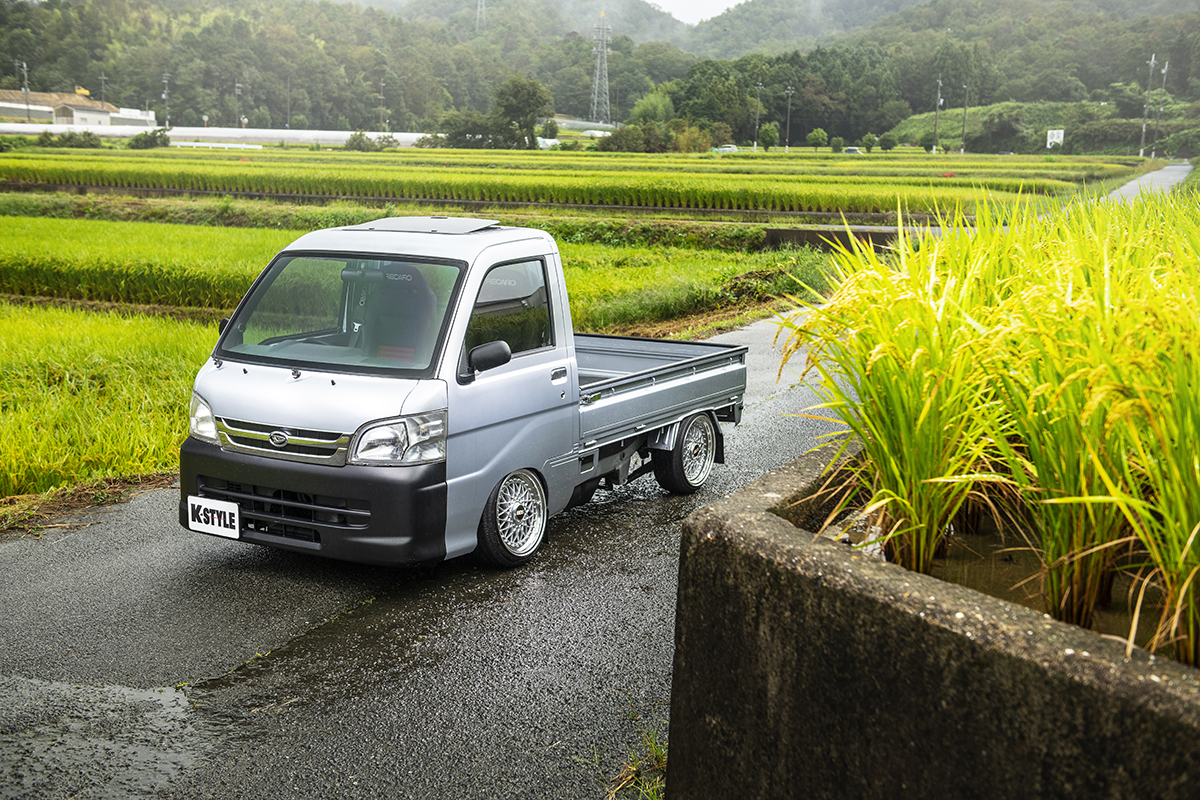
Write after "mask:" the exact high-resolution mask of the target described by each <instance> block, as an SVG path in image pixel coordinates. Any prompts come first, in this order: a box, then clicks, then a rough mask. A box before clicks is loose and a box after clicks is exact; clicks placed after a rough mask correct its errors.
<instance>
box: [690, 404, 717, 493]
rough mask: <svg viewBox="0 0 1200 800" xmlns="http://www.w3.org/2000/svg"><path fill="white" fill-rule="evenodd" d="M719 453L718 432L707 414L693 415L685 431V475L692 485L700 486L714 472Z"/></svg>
mask: <svg viewBox="0 0 1200 800" xmlns="http://www.w3.org/2000/svg"><path fill="white" fill-rule="evenodd" d="M716 454H717V434H716V431H714V430H713V424H712V420H711V419H709V418H708V415H706V414H697V415H696V416H694V417H692V420H691V423H690V424H689V425H688V426H687V430H685V431H684V433H683V477H684V479H685V480H686V481H687V482H688V483H689V484H691V485H692V486H700V485H702V484H703V483H704V482H705V481H706V480H708V474H709V473H710V472H712V468H713V460H714V459H715V458H716Z"/></svg>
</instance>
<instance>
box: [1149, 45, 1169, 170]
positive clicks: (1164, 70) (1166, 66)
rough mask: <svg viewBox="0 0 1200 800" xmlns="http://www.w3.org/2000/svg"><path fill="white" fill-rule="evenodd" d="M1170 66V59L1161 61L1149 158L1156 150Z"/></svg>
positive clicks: (1152, 156)
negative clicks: (1161, 79)
mask: <svg viewBox="0 0 1200 800" xmlns="http://www.w3.org/2000/svg"><path fill="white" fill-rule="evenodd" d="M1170 66H1171V62H1170V61H1164V62H1163V68H1162V74H1163V82H1162V91H1160V92H1159V93H1158V113H1157V114H1156V115H1155V116H1154V145H1153V146H1152V147H1151V148H1150V157H1151V158H1154V156H1155V154H1156V153H1157V152H1158V123H1159V121H1160V120H1161V119H1162V107H1163V101H1164V98H1165V97H1166V94H1167V70H1168V69H1169V68H1170Z"/></svg>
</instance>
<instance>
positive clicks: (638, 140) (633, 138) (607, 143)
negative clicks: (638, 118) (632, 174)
mask: <svg viewBox="0 0 1200 800" xmlns="http://www.w3.org/2000/svg"><path fill="white" fill-rule="evenodd" d="M596 149H597V150H602V151H604V152H607V153H616V152H621V153H644V152H646V142H645V139H644V138H643V136H642V129H641V128H639V127H638V126H637V125H626V126H624V127H622V128H617V129H616V130H615V131H613V132H612V135H610V136H605V137H604V138H603V139H600V140H599V141H597V142H596Z"/></svg>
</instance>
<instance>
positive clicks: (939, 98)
mask: <svg viewBox="0 0 1200 800" xmlns="http://www.w3.org/2000/svg"><path fill="white" fill-rule="evenodd" d="M941 110H942V76H941V75H938V90H937V105H936V106H934V107H933V151H932V152H933V155H935V156H936V155H937V146H938V137H937V132H938V114H939V113H940V112H941Z"/></svg>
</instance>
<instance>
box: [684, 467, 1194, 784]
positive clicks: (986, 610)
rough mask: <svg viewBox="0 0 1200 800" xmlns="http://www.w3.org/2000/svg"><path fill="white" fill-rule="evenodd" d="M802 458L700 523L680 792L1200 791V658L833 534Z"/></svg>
mask: <svg viewBox="0 0 1200 800" xmlns="http://www.w3.org/2000/svg"><path fill="white" fill-rule="evenodd" d="M821 466H822V465H821V462H820V461H819V460H817V459H814V458H811V457H806V458H801V459H799V460H797V461H795V462H793V463H792V464H790V465H788V466H787V467H784V468H782V469H780V470H778V471H776V472H774V473H772V474H770V475H768V476H766V477H765V478H763V479H761V480H759V481H757V482H756V483H754V484H752V485H751V486H749V487H747V488H745V489H743V490H741V491H739V492H737V493H736V494H734V495H732V496H731V497H728V498H726V499H724V500H722V501H720V502H718V503H715V504H713V505H711V506H709V507H707V508H705V509H702V510H701V511H698V512H697V513H695V514H693V515H692V516H691V517H690V518H689V519H688V520H687V521H686V523H685V525H684V533H683V543H682V549H681V556H680V573H679V602H678V607H677V612H676V628H675V646H676V650H675V664H674V682H673V688H672V701H671V731H670V734H671V735H670V762H669V769H668V775H667V797H668V798H670V800H684V799H685V798H731V797H738V798H743V797H761V798H786V797H796V798H956V799H958V798H1040V797H1064V798H1066V797H1070V798H1120V797H1138V798H1152V797H1153V798H1197V797H1200V680H1198V675H1200V673H1198V671H1197V670H1194V669H1191V668H1187V667H1184V666H1182V665H1180V664H1178V663H1175V662H1173V661H1171V660H1169V659H1167V658H1157V659H1155V658H1153V657H1151V656H1148V655H1147V654H1145V653H1141V652H1136V653H1135V654H1134V657H1133V658H1132V660H1130V661H1126V660H1125V658H1124V648H1123V646H1122V645H1120V644H1119V643H1117V642H1114V641H1113V640H1110V639H1105V638H1102V637H1100V636H1099V635H1096V634H1093V633H1090V632H1088V631H1085V630H1082V629H1079V628H1075V627H1073V626H1069V625H1064V624H1062V623H1058V622H1055V621H1053V620H1051V619H1050V618H1049V617H1047V616H1044V615H1042V614H1038V613H1036V612H1034V611H1031V610H1029V609H1027V608H1024V607H1022V606H1016V605H1012V604H1010V603H1006V602H1004V601H1001V600H996V599H993V598H991V597H988V596H986V595H982V594H980V593H978V592H975V591H972V590H970V589H964V588H961V587H958V586H954V585H951V584H947V583H943V582H942V581H939V580H936V579H934V578H929V577H926V576H922V575H917V574H914V573H911V572H908V571H906V570H904V569H902V568H900V567H897V566H895V565H892V564H885V563H882V562H878V561H875V560H873V559H870V558H868V557H866V556H863V555H860V554H858V553H856V552H855V551H854V550H853V549H851V548H850V547H848V546H846V545H841V544H835V543H833V542H829V541H827V540H816V541H814V537H813V535H812V534H811V533H809V532H807V531H804V530H801V529H799V528H797V527H795V526H793V525H792V524H790V523H789V522H787V521H785V520H784V519H781V518H780V517H779V516H777V515H776V514H773V513H771V512H770V511H769V509H771V508H772V507H775V506H778V505H780V503H781V502H782V501H783V500H784V499H785V498H788V497H790V496H792V495H794V494H795V493H796V492H798V491H799V490H801V489H803V488H804V487H806V486H807V485H809V484H810V483H811V482H812V480H813V479H814V477H815V476H816V475H817V474H818V473H819V471H820V468H821Z"/></svg>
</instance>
